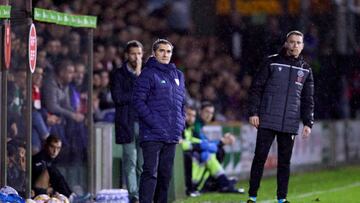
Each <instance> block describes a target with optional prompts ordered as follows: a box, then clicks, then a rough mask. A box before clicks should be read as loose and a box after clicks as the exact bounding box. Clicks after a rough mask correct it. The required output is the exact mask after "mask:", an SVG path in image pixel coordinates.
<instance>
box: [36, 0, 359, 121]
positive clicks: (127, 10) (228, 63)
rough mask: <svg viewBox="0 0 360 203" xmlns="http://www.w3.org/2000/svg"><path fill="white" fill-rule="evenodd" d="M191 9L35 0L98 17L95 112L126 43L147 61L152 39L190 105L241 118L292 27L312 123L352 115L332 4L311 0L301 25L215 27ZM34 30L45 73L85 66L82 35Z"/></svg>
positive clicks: (182, 0) (286, 18) (349, 80)
mask: <svg viewBox="0 0 360 203" xmlns="http://www.w3.org/2000/svg"><path fill="white" fill-rule="evenodd" d="M211 2H214V1H211ZM316 2H318V5H317V4H316ZM220 3H221V1H220ZM197 4H199V2H198V3H194V2H192V1H189V0H175V1H167V0H161V1H159V0H148V1H139V0H132V1H127V0H118V1H96V0H83V1H49V0H39V1H36V4H35V6H36V7H41V8H47V9H53V10H58V11H63V12H68V13H74V14H89V15H95V16H98V28H97V29H96V30H95V36H94V40H95V41H94V42H95V44H94V72H93V74H92V76H93V81H94V91H95V98H93V99H94V101H95V102H94V104H95V106H94V107H95V110H96V112H100V111H103V110H106V109H109V108H113V103H112V101H111V97H110V94H109V90H108V83H109V73H110V71H111V70H112V69H114V68H117V67H119V66H120V64H121V63H122V62H123V60H124V58H123V56H124V47H125V44H126V42H127V41H129V40H132V39H136V40H139V41H140V42H142V43H143V44H144V45H145V50H146V53H145V55H146V57H145V58H147V57H148V56H149V55H151V51H150V47H151V44H152V42H153V41H154V39H157V38H167V39H169V40H170V41H171V42H172V43H173V44H174V45H175V52H174V53H175V55H174V58H173V62H174V63H176V64H177V65H178V66H179V67H180V68H181V69H182V70H183V71H184V73H185V75H186V83H187V90H188V98H189V102H191V103H195V104H196V103H199V101H201V100H209V101H212V102H213V103H215V104H216V107H217V108H216V109H217V117H216V119H217V120H222V121H224V120H225V121H233V120H240V121H243V120H247V118H246V101H247V91H248V88H249V85H250V83H251V80H252V77H253V75H254V73H255V72H256V70H257V69H258V68H259V67H260V64H261V61H262V59H263V58H264V57H266V56H268V55H271V54H276V53H277V52H278V51H279V49H280V48H281V46H282V43H283V40H284V35H285V33H287V32H288V31H289V30H291V29H299V30H301V31H303V32H304V33H305V50H304V53H303V54H304V56H305V57H306V58H307V60H308V61H309V63H311V65H312V68H313V70H314V74H315V79H316V88H317V94H316V107H317V108H316V109H317V112H316V114H315V116H316V117H317V118H318V119H332V118H348V117H350V116H351V117H352V118H354V117H356V115H357V113H356V112H357V109H358V108H359V104H358V103H359V92H360V86H359V80H360V79H359V73H358V72H359V71H357V69H358V68H359V67H358V63H357V61H358V60H359V59H358V58H359V57H358V56H359V52H360V51H359V50H360V49H359V45H358V44H357V43H356V42H357V40H356V39H354V42H355V43H353V44H352V47H349V51H348V52H347V54H346V56H343V55H342V53H339V51H337V50H336V43H335V42H336V40H337V39H336V37H337V36H336V30H335V28H334V26H335V24H336V21H335V19H334V17H333V15H332V13H334V11H335V9H336V7H335V4H334V3H332V2H331V1H315V5H312V6H313V7H310V8H309V14H308V16H307V22H306V23H304V22H301V20H300V17H299V15H300V14H294V15H292V14H291V13H284V14H282V15H266V16H260V17H258V20H254V19H253V17H248V16H242V15H241V13H238V12H232V13H230V14H229V15H217V18H216V19H215V23H205V21H203V22H199V21H200V20H204V18H206V16H205V17H201V16H199V15H201V14H199V13H204V14H202V15H206V14H207V13H208V14H209V12H211V11H207V10H206V8H204V7H202V8H201V7H200V5H197ZM316 6H318V8H317V7H316ZM208 10H209V9H208ZM214 11H215V10H214ZM199 18H200V20H199ZM201 18H202V19H201ZM212 18H214V16H211V17H209V20H210V19H212ZM357 23H358V21H357ZM204 24H206V25H207V26H209V27H210V28H207V27H206V25H204ZM355 27H356V26H355ZM37 29H38V33H39V36H40V42H41V43H40V44H39V49H40V51H39V59H40V60H39V66H44V68H45V72H46V71H47V69H51V68H52V67H53V66H55V64H56V62H57V61H59V60H61V59H62V58H70V59H72V61H76V62H77V63H79V64H84V63H85V62H84V60H85V57H82V56H81V55H82V52H83V51H85V50H84V49H83V47H81V45H82V44H84V43H82V42H81V40H82V39H83V38H82V37H81V36H82V34H83V33H81V32H79V31H74V30H72V29H71V28H64V27H59V26H51V25H50V26H48V25H46V26H45V25H44V26H41V25H40V26H38V28H37ZM358 32H359V31H358V30H356V33H358ZM355 36H359V35H355ZM349 59H350V60H349ZM83 74H84V73H83ZM78 77H82V76H78ZM320 90H321V94H319V93H320ZM100 115H101V114H100ZM98 119H100V120H101V119H102V118H101V116H100V118H98Z"/></svg>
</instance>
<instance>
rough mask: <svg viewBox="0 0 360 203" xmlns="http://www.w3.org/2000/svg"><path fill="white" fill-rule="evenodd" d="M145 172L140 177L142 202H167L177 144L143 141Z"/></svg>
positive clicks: (140, 198) (140, 199) (140, 197)
mask: <svg viewBox="0 0 360 203" xmlns="http://www.w3.org/2000/svg"><path fill="white" fill-rule="evenodd" d="M141 148H142V152H143V157H144V165H143V172H142V174H141V177H140V188H139V201H140V203H151V202H152V201H153V200H154V203H166V202H167V201H168V189H169V184H170V180H171V176H172V171H173V165H174V158H175V149H176V144H169V143H164V142H143V143H141Z"/></svg>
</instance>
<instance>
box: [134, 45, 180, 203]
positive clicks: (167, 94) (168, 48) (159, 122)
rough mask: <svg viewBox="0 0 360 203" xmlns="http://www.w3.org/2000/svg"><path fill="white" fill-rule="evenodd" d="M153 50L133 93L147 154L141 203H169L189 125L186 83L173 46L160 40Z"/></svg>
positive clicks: (143, 144) (142, 181) (143, 147)
mask: <svg viewBox="0 0 360 203" xmlns="http://www.w3.org/2000/svg"><path fill="white" fill-rule="evenodd" d="M152 51H153V57H150V58H149V59H148V61H147V62H146V64H145V68H144V71H142V73H141V74H140V76H139V78H138V79H137V80H136V82H135V87H134V96H133V101H134V106H135V109H136V110H137V112H138V114H139V118H140V142H141V147H142V150H143V157H144V165H143V173H142V174H141V178H140V191H139V195H140V202H141V203H147V202H148V203H151V202H152V201H153V200H154V202H161V203H166V202H167V201H168V189H169V183H170V179H171V176H172V169H173V163H174V158H175V147H176V144H177V143H178V142H179V139H180V138H181V133H182V131H183V130H184V127H185V112H184V111H185V84H184V75H183V74H182V72H180V71H179V70H177V68H176V66H175V65H174V64H173V63H170V60H171V56H172V53H173V45H172V44H171V43H170V42H169V41H167V40H164V39H158V40H156V41H155V42H154V44H153V46H152Z"/></svg>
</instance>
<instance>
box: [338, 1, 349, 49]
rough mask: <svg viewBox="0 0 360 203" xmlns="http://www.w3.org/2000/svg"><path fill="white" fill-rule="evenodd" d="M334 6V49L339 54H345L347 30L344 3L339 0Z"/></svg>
mask: <svg viewBox="0 0 360 203" xmlns="http://www.w3.org/2000/svg"><path fill="white" fill-rule="evenodd" d="M336 7H337V9H336V10H337V12H336V15H337V16H336V50H337V52H338V53H339V54H342V55H345V54H346V53H347V36H346V32H347V31H348V30H347V28H348V26H347V22H346V5H345V3H344V2H339V3H337V5H336Z"/></svg>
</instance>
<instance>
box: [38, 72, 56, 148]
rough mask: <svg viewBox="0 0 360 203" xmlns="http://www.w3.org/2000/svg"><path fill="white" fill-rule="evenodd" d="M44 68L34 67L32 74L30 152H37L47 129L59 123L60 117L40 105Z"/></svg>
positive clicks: (46, 134) (47, 131) (46, 135)
mask: <svg viewBox="0 0 360 203" xmlns="http://www.w3.org/2000/svg"><path fill="white" fill-rule="evenodd" d="M43 73H44V69H43V68H42V67H39V66H38V67H36V69H35V72H34V73H33V74H32V81H33V86H32V100H33V110H32V136H31V139H32V154H33V155H35V154H37V153H38V152H39V151H40V150H41V147H42V144H43V142H44V141H45V140H46V138H47V137H48V136H49V133H50V132H49V131H50V128H51V126H52V125H55V124H60V121H61V120H60V118H59V117H58V116H56V115H52V114H50V113H48V112H47V111H46V109H44V108H43V107H42V105H41V93H40V89H41V86H42V79H43Z"/></svg>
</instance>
